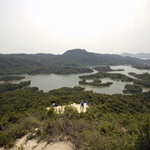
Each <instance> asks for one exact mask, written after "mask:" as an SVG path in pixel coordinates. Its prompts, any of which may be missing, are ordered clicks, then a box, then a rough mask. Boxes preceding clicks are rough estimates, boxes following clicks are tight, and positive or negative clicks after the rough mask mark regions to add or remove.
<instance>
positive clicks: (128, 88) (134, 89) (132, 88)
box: [123, 84, 142, 94]
mask: <svg viewBox="0 0 150 150" xmlns="http://www.w3.org/2000/svg"><path fill="white" fill-rule="evenodd" d="M141 92H142V87H141V86H140V85H137V84H126V85H125V87H124V90H123V93H129V94H134V93H141Z"/></svg>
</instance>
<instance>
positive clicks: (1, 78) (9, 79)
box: [0, 76, 25, 82]
mask: <svg viewBox="0 0 150 150" xmlns="http://www.w3.org/2000/svg"><path fill="white" fill-rule="evenodd" d="M22 79H25V77H23V76H3V77H0V81H4V82H8V81H17V80H22Z"/></svg>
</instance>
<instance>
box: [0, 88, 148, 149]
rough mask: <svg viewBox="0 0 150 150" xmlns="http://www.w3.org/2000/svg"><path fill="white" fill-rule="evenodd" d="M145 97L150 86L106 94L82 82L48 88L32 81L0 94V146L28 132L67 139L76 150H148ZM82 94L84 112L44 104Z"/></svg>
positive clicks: (49, 138)
mask: <svg viewBox="0 0 150 150" xmlns="http://www.w3.org/2000/svg"><path fill="white" fill-rule="evenodd" d="M149 97H150V92H146V93H141V94H136V95H120V94H114V95H106V94H98V93H93V92H92V91H89V92H87V91H83V88H81V87H74V88H67V87H65V88H61V89H58V90H52V91H49V92H48V93H44V92H43V91H41V90H38V88H36V87H34V88H24V89H16V90H14V91H6V92H3V93H1V95H0V146H5V147H6V148H8V147H10V146H13V143H14V141H15V139H17V138H20V137H22V136H23V135H25V134H27V133H29V132H30V133H31V134H29V135H28V139H32V138H37V139H38V140H39V141H41V140H45V141H47V142H51V141H57V140H59V141H66V140H67V141H71V142H72V143H73V144H75V147H76V149H80V150H87V149H89V150H100V149H101V150H106V149H107V150H114V149H115V150H121V149H125V150H141V149H142V150H149V149H150V139H149V137H150V120H149V118H150V99H149ZM81 100H84V101H90V103H91V107H90V108H89V109H88V110H87V112H86V113H80V114H79V113H78V112H77V111H76V110H75V109H73V108H72V107H66V109H65V111H64V113H63V114H56V113H55V111H54V109H53V108H52V107H51V109H50V110H47V109H46V107H49V106H51V105H52V102H53V101H57V103H58V105H67V104H70V103H74V102H75V103H80V102H81ZM35 128H38V130H36V131H35ZM35 132H36V134H33V133H35Z"/></svg>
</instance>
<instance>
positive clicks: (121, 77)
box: [79, 72, 134, 82]
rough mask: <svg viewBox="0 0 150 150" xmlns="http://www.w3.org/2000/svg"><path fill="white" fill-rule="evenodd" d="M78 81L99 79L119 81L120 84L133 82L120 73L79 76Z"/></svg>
mask: <svg viewBox="0 0 150 150" xmlns="http://www.w3.org/2000/svg"><path fill="white" fill-rule="evenodd" d="M79 78H80V79H83V78H85V79H101V78H110V79H112V80H121V81H122V82H133V81H134V79H133V78H130V77H128V76H126V75H124V74H120V73H106V72H98V73H95V74H91V75H83V76H79Z"/></svg>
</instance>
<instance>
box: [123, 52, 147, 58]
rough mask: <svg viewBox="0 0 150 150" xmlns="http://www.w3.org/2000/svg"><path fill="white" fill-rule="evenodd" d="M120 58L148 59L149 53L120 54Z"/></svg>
mask: <svg viewBox="0 0 150 150" xmlns="http://www.w3.org/2000/svg"><path fill="white" fill-rule="evenodd" d="M121 56H129V57H136V58H149V59H150V53H137V54H132V53H122V54H121Z"/></svg>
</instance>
